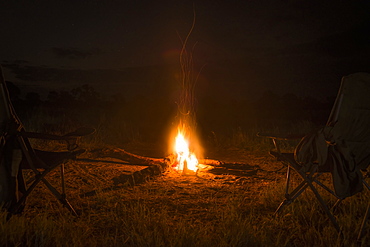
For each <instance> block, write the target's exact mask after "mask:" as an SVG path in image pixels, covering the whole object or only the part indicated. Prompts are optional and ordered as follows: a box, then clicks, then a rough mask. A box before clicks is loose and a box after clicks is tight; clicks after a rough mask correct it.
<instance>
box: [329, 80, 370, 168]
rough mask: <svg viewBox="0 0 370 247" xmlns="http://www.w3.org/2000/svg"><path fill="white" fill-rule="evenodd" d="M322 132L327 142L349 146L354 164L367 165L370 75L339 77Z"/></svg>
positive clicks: (368, 151) (364, 166)
mask: <svg viewBox="0 0 370 247" xmlns="http://www.w3.org/2000/svg"><path fill="white" fill-rule="evenodd" d="M325 132H326V134H327V137H328V139H329V140H330V141H333V142H336V143H340V144H341V145H344V146H345V147H346V148H349V150H350V153H351V155H352V157H353V158H354V159H355V163H356V166H357V167H359V168H361V169H363V168H367V167H368V166H369V164H370V74H368V73H355V74H351V75H348V76H345V77H343V78H342V82H341V86H340V89H339V92H338V96H337V99H336V101H335V103H334V106H333V109H332V112H331V114H330V116H329V119H328V122H327V125H326V127H325Z"/></svg>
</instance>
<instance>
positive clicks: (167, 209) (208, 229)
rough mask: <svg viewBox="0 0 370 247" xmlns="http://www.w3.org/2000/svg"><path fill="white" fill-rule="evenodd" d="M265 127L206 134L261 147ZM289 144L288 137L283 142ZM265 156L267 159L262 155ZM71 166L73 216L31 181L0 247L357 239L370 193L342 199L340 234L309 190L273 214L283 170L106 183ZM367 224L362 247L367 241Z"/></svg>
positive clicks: (228, 143) (4, 224)
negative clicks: (264, 176)
mask: <svg viewBox="0 0 370 247" xmlns="http://www.w3.org/2000/svg"><path fill="white" fill-rule="evenodd" d="M117 122H120V121H117ZM29 125H35V126H38V125H39V124H38V123H35V124H32V123H30V124H29ZM65 125H66V126H65V129H66V130H67V129H69V126H68V125H67V124H65ZM99 126H100V125H99ZM107 126H109V125H107V124H105V123H104V122H102V124H101V128H98V130H97V134H96V135H95V136H94V137H93V139H92V140H90V141H88V142H85V143H83V145H85V146H86V145H88V147H89V148H88V149H91V145H104V137H105V136H107V135H108V134H107V133H108V132H109V129H108V127H107ZM300 126H303V129H302V128H301V129H294V128H291V131H294V132H301V131H304V132H307V131H309V130H311V129H312V128H313V126H312V125H310V124H309V123H303V124H300ZM29 129H32V128H29ZM113 129H116V128H113ZM124 129H125V131H123V132H124V133H121V132H120V134H122V136H118V137H117V138H118V139H130V138H128V137H130V136H131V137H132V138H131V139H133V140H135V139H139V138H137V137H135V136H136V134H133V130H132V129H131V128H129V127H128V128H124ZM263 131H264V129H263V128H261V127H258V128H255V129H249V130H248V131H247V130H245V129H243V128H236V129H234V130H232V131H231V134H230V135H229V136H226V137H225V136H222V135H219V134H217V133H214V135H213V136H212V137H210V139H209V140H207V141H208V142H209V143H210V145H209V146H210V147H211V148H215V149H216V150H221V149H228V148H231V147H232V148H236V149H241V150H244V151H245V152H248V153H249V154H251V155H255V154H256V153H258V154H259V153H267V151H268V150H269V149H270V148H271V143H270V140H266V139H263V138H262V139H261V138H259V137H256V133H257V132H263ZM273 131H274V132H281V131H282V130H279V129H278V128H274V129H273ZM112 135H115V134H114V133H113V134H112ZM115 136H116V135H115ZM38 145H42V146H44V145H46V144H44V143H42V144H38ZM89 145H90V146H89ZM55 146H57V145H56V144H55ZM293 147H294V144H288V145H287V146H284V149H291V148H293ZM52 149H53V148H52ZM263 162H271V160H269V159H268V158H267V157H263ZM69 165H70V166H73V167H74V168H72V169H68V164H67V169H66V171H70V170H74V171H76V172H77V173H79V172H80V174H78V176H76V177H73V176H72V180H71V176H70V175H69V174H67V179H70V180H67V186H69V189H68V192H67V193H68V194H69V196H70V201H71V203H72V205H74V207H75V208H76V209H78V210H79V213H80V216H79V217H73V216H72V215H70V214H69V212H68V211H67V210H65V209H64V208H62V207H61V206H60V205H59V204H58V203H56V202H55V199H54V198H53V197H52V196H50V195H49V193H48V192H47V191H46V190H45V189H44V188H43V187H40V188H37V190H36V191H35V192H34V193H33V195H31V196H30V198H29V200H28V202H27V208H26V210H25V212H24V213H23V214H21V215H17V216H14V217H12V218H11V219H10V220H9V221H6V213H5V212H3V211H1V212H0V246H77V247H78V246H93V247H94V246H220V247H221V246H225V247H226V246H329V247H330V246H357V244H356V242H355V239H356V237H357V233H358V230H359V227H360V221H361V216H362V215H363V213H364V212H365V210H366V205H367V203H366V202H368V201H369V196H368V195H362V194H360V195H356V196H354V197H353V198H348V199H346V200H345V201H344V202H343V205H341V207H340V211H339V212H338V214H336V217H337V218H338V221H339V224H340V225H341V226H342V227H343V232H344V233H345V234H344V236H343V238H341V237H339V236H338V234H337V233H336V231H335V229H334V228H333V227H332V226H331V224H330V222H328V221H327V217H326V216H325V215H324V214H323V213H322V212H321V210H320V206H319V205H318V204H317V203H316V201H315V199H314V197H313V195H312V193H310V192H309V191H308V192H307V193H304V194H303V195H302V196H301V198H300V199H297V200H296V201H295V202H294V203H293V204H291V205H289V206H288V207H286V209H285V210H284V211H283V212H282V213H281V215H279V216H278V217H276V216H274V215H273V213H274V211H275V209H276V208H277V206H278V205H279V203H280V202H281V200H282V198H283V191H284V180H283V177H284V175H283V174H279V179H275V180H269V181H268V182H263V181H260V180H258V179H257V180H253V179H247V180H246V181H245V182H238V181H239V180H232V181H231V182H228V180H227V179H228V178H226V179H225V178H222V176H221V179H211V178H209V179H208V178H205V179H204V178H198V177H191V178H188V177H181V176H177V177H176V176H174V175H173V174H170V173H166V174H165V175H164V176H159V177H157V178H156V179H154V180H152V181H148V182H147V183H145V184H141V185H137V186H134V187H122V188H119V189H112V190H106V189H104V188H105V187H106V186H105V184H106V183H108V182H109V179H107V178H105V177H104V176H105V174H103V173H99V172H96V173H94V171H93V170H88V171H87V172H86V174H83V173H81V171H82V168H81V165H80V164H69ZM251 165H254V164H253V163H252V164H251ZM51 175H53V174H51ZM72 175H73V174H72ZM277 176H278V175H277ZM79 180H86V181H87V182H88V184H89V186H90V188H91V189H94V190H95V191H97V192H96V193H95V194H94V195H93V196H87V197H85V196H81V195H83V194H84V192H86V191H84V190H83V189H82V188H81V187H80V186H79ZM364 194H365V193H364ZM36 195H37V196H36ZM325 199H326V200H330V199H329V197H327V198H325ZM369 223H370V222H369ZM369 223H368V228H367V232H366V234H367V235H366V238H365V239H364V242H363V245H362V246H367V245H366V243H368V242H370V230H369V229H370V227H369Z"/></svg>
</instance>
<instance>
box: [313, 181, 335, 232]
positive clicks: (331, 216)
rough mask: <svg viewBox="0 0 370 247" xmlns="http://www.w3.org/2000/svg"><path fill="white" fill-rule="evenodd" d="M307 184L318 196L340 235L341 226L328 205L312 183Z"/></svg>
mask: <svg viewBox="0 0 370 247" xmlns="http://www.w3.org/2000/svg"><path fill="white" fill-rule="evenodd" d="M307 183H308V186H310V188H311V190H312V192H313V193H314V194H315V196H316V198H317V200H318V201H319V203H320V205H321V207H322V208H323V210H324V211H325V213H326V214H327V215H328V217H329V219H330V221H331V222H332V223H333V225H334V227H335V229H336V230H337V232H338V233H340V232H341V230H340V227H339V224H338V222H337V220H336V219H335V218H334V216H333V214H332V213H331V212H330V210H329V208H328V206H327V205H326V203H325V202H324V200H323V199H322V197H321V196H320V194H319V192H318V191H317V189H316V188H315V186H314V185H313V184H312V183H310V182H309V181H307Z"/></svg>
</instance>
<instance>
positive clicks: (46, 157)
mask: <svg viewBox="0 0 370 247" xmlns="http://www.w3.org/2000/svg"><path fill="white" fill-rule="evenodd" d="M0 101H1V102H0V130H1V133H0V134H1V136H0V207H3V208H5V209H6V210H7V211H8V212H9V213H10V214H9V216H11V215H12V214H17V213H21V212H22V211H23V208H24V206H25V202H26V199H27V197H28V196H29V195H30V194H31V192H32V191H33V190H34V189H35V187H36V185H38V184H39V183H40V182H42V183H43V184H45V185H46V187H47V188H48V189H49V190H50V191H51V193H52V194H53V195H54V196H55V197H56V198H57V199H58V200H59V201H60V202H61V203H62V205H63V206H65V207H66V208H67V209H68V210H69V211H71V212H72V214H74V215H77V213H76V211H75V210H74V208H73V207H72V206H71V204H70V203H69V202H68V200H67V198H66V193H65V182H64V162H66V161H67V160H69V159H73V158H75V157H76V155H78V154H80V153H82V152H84V150H77V147H78V145H77V141H78V139H79V138H80V137H81V136H85V135H88V134H90V133H92V132H93V131H94V129H92V128H80V129H78V130H76V131H74V132H71V133H68V134H66V135H64V136H57V135H49V134H40V133H33V132H27V131H26V130H25V128H24V127H23V125H22V123H21V121H20V119H19V118H18V116H17V114H16V113H15V110H14V108H13V105H12V103H11V100H10V97H9V93H8V89H7V85H6V82H5V80H4V77H3V74H2V71H1V67H0ZM29 138H37V139H45V140H64V141H66V142H67V151H65V152H47V151H42V150H37V149H34V148H33V147H32V145H31V143H30V141H29ZM57 167H59V168H60V174H61V176H60V178H61V184H60V187H61V189H60V190H61V191H59V190H57V189H56V187H55V186H53V185H52V184H51V183H50V182H49V181H48V180H47V178H46V176H47V175H48V173H49V172H50V171H52V170H54V169H55V168H57ZM23 170H30V171H31V174H33V176H32V178H31V179H30V181H29V182H25V180H24V177H23V172H22V171H23Z"/></svg>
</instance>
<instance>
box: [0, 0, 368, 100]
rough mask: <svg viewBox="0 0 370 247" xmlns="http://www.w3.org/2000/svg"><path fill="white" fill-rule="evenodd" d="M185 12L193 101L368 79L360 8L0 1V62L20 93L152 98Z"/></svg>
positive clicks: (308, 1) (364, 11)
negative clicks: (359, 76)
mask: <svg viewBox="0 0 370 247" xmlns="http://www.w3.org/2000/svg"><path fill="white" fill-rule="evenodd" d="M193 5H194V8H193ZM193 9H195V12H196V24H195V29H194V31H193V33H192V35H191V39H190V41H189V44H190V46H192V45H193V44H195V43H196V46H195V49H194V52H193V54H194V58H195V63H196V66H199V67H200V66H202V65H205V67H204V69H203V70H202V72H201V77H200V81H199V90H200V91H201V92H202V94H207V92H209V93H211V94H212V95H214V96H225V97H236V98H244V97H250V96H256V95H258V94H260V93H261V92H263V91H266V90H271V91H274V92H276V93H281V94H282V93H295V94H297V95H302V96H307V95H309V96H317V97H325V96H329V95H330V96H331V95H334V94H335V93H336V91H337V89H338V86H339V82H340V78H341V77H342V76H343V75H347V74H349V73H353V72H359V71H362V72H370V17H369V16H370V15H369V13H370V2H369V1H322V0H320V1H316V0H302V1H286V0H284V1H283V0H281V1H279V0H275V1H272V0H270V1H267V0H258V1H257V0H253V1H252V0H245V1H226V0H225V1H217V0H212V1H211V0H204V1H175V0H173V1H160V0H158V1H140V0H137V1H124V0H121V1H109V0H107V1H97V0H96V1H93V0H91V1H88V0H86V1H82V0H81V1H55V0H49V1H22V0H14V1H2V2H1V3H0V30H1V36H0V37H1V39H0V63H1V64H2V66H3V67H4V73H5V77H6V78H7V79H8V80H11V81H13V82H15V83H16V84H17V85H19V86H21V88H22V89H23V90H26V91H27V90H28V91H30V90H35V91H39V92H42V93H45V92H47V91H49V90H62V89H63V90H69V89H71V88H73V87H74V86H76V85H82V84H86V83H88V84H91V85H92V86H94V87H95V88H97V90H99V91H101V92H102V94H105V95H110V94H113V93H117V92H118V91H122V92H124V93H123V94H124V95H125V97H129V96H130V95H131V96H135V95H138V94H140V93H143V92H153V93H160V90H159V91H155V90H154V91H152V90H151V89H152V88H163V87H165V86H166V85H167V86H169V87H171V85H168V83H172V82H173V83H177V82H176V79H175V78H176V75H175V74H176V72H175V70H173V69H172V68H173V67H171V66H170V65H172V66H174V67H176V66H178V54H179V49H180V48H181V41H180V38H179V36H180V37H182V38H184V37H185V36H186V34H187V32H188V30H189V28H190V27H191V24H192V20H193ZM170 67H171V68H170ZM162 80H163V81H165V82H161V81H162ZM161 83H164V84H161ZM157 84H158V85H157ZM159 84H161V85H159Z"/></svg>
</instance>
